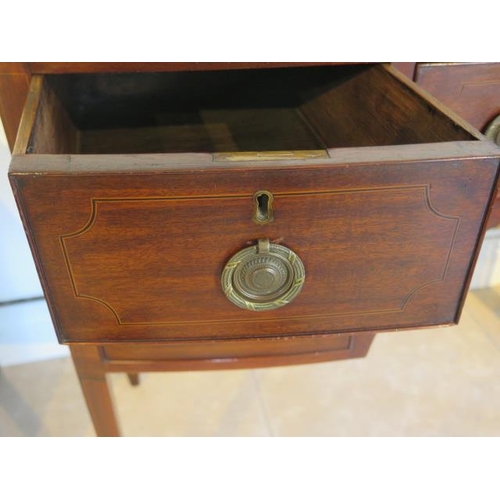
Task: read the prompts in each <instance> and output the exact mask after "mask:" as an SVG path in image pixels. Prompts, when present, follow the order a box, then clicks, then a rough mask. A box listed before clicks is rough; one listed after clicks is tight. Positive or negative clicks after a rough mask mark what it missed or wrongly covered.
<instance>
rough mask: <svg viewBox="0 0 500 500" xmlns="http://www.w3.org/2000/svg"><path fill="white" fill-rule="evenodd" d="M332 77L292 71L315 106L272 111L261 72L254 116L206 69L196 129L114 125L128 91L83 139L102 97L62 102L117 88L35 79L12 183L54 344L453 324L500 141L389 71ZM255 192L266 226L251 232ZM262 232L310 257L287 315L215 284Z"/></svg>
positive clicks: (171, 121)
mask: <svg viewBox="0 0 500 500" xmlns="http://www.w3.org/2000/svg"><path fill="white" fill-rule="evenodd" d="M266 71H267V70H266ZM318 71H320V70H318ZM328 71H333V72H334V71H341V72H344V73H342V74H341V75H340V76H341V77H342V78H340V76H339V75H337V76H336V78H337V77H338V80H335V79H334V80H335V81H333V82H332V83H331V84H328V82H329V80H328V78H330V77H332V78H333V76H335V75H334V73H331V74H330V73H328V72H327V73H323V72H321V73H318V74H316V73H315V75H316V76H315V78H317V80H315V82H314V83H315V85H314V86H312V87H311V88H309V87H308V85H307V84H308V80H307V78H308V75H309V74H308V73H307V74H306V73H303V72H298V73H293V75H295V77H296V83H294V84H293V85H292V87H293V86H296V88H295V87H294V91H296V92H297V93H300V94H301V95H304V96H305V97H304V101H303V102H302V103H301V104H300V105H299V107H298V110H296V109H295V108H293V106H296V105H297V104H296V103H295V100H294V99H295V95H293V96H288V95H285V97H283V99H285V98H286V99H285V100H284V101H283V102H280V106H279V107H278V108H277V109H275V108H272V107H269V102H271V99H274V98H278V97H277V95H278V94H279V93H278V94H276V92H275V91H274V90H273V89H274V87H279V85H278V84H283V81H280V80H279V78H278V77H277V76H276V74H275V73H262V75H267V76H265V77H263V78H264V80H263V81H264V83H266V84H268V85H269V88H270V89H271V90H269V91H266V92H268V93H266V92H264V91H263V90H262V88H264V87H263V86H262V82H261V86H260V87H259V89H260V93H259V96H258V97H256V98H255V99H256V100H255V101H251V105H252V106H253V107H252V106H251V107H250V108H241V107H239V106H238V105H236V104H235V103H234V102H233V101H231V102H225V101H223V103H222V104H223V105H221V103H220V102H219V101H220V100H221V99H223V97H222V96H221V95H219V94H218V92H219V91H217V90H214V89H217V88H218V87H217V85H215V83H221V82H219V81H218V80H217V78H221V77H215V76H213V77H212V76H210V77H208V76H207V77H206V78H207V80H206V81H204V82H203V83H204V85H205V86H208V88H209V89H211V90H212V91H213V92H215V97H213V96H212V97H211V99H213V101H210V103H209V104H210V106H211V107H210V106H209V107H210V109H208V110H204V111H203V112H200V113H199V114H198V115H197V116H198V118H197V119H196V120H198V119H200V120H201V118H200V117H204V119H205V120H206V121H204V122H203V121H200V122H199V121H196V120H194V119H192V118H189V120H191V121H189V123H188V124H187V122H186V121H185V120H187V118H186V113H185V112H184V111H185V110H183V113H180V112H179V110H178V109H175V113H173V114H169V115H168V116H167V117H165V115H164V114H163V115H162V116H161V120H163V122H162V123H167V126H166V127H163V128H162V129H161V133H160V132H159V129H157V128H156V127H154V126H151V124H149V123H145V124H142V123H141V126H140V129H139V127H138V125H137V124H136V125H134V124H133V121H130V120H131V117H130V116H128V115H127V114H126V113H125V114H123V115H122V116H121V119H122V120H124V123H125V122H127V120H128V122H127V124H128V125H127V127H122V128H118V129H117V128H116V124H115V123H114V122H112V120H113V119H114V118H113V117H114V115H113V113H111V111H113V110H115V111H116V113H121V112H122V111H120V110H121V109H122V106H121V104H122V103H121V100H120V99H122V95H123V94H124V93H125V94H126V92H127V88H128V87H127V85H125V83H127V82H125V83H124V82H122V83H123V87H120V92H116V94H117V95H118V97H117V99H118V101H116V102H114V104H113V103H112V104H113V105H110V107H109V109H108V108H106V110H107V111H109V114H107V113H104V112H103V115H102V120H103V123H104V125H103V129H99V128H92V120H93V119H95V117H94V118H92V115H93V114H96V113H97V115H98V116H99V106H96V107H94V108H92V102H94V101H95V102H97V103H98V104H100V105H102V106H104V107H105V106H106V105H105V104H102V102H104V101H102V99H103V97H102V95H101V94H98V98H95V97H93V99H94V100H93V101H92V102H90V101H89V102H87V101H85V102H84V104H86V105H87V106H89V107H90V111H89V114H88V116H84V117H83V118H82V117H78V113H79V112H80V111H79V110H81V109H82V106H83V104H82V103H80V104H79V105H75V106H74V109H73V108H72V104H71V102H70V103H69V104H68V99H69V100H71V97H72V95H73V93H74V92H75V89H76V90H78V89H79V88H80V86H83V87H84V88H87V87H86V86H85V85H83V83H85V84H87V83H88V84H89V85H90V88H92V89H93V91H94V92H97V90H98V89H99V88H101V87H103V88H104V89H105V90H106V91H108V90H109V82H107V81H104V83H103V82H102V81H101V80H99V82H92V81H91V82H90V83H89V82H88V81H87V80H85V81H84V82H80V81H76V83H75V82H74V81H73V80H71V81H69V83H68V81H67V80H61V81H59V80H57V81H49V80H47V81H45V82H44V81H43V80H41V79H39V80H37V81H35V82H34V85H32V91H31V96H30V100H29V101H28V104H27V108H26V110H25V114H24V120H23V124H22V129H21V130H22V131H21V133H20V138H19V139H18V143H17V144H16V154H15V155H14V157H13V161H12V166H11V172H10V176H11V180H12V184H13V188H14V190H15V192H16V196H17V199H18V203H19V206H20V209H21V212H22V214H23V218H24V221H25V225H26V230H27V233H28V237H29V238H30V242H31V245H32V249H33V253H34V256H35V259H36V261H37V266H38V269H39V272H40V276H41V279H42V282H43V285H44V289H45V293H46V295H47V298H48V302H49V306H50V308H51V312H52V316H53V320H54V323H55V326H56V330H57V332H58V335H59V338H60V340H61V341H62V342H81V341H84V342H98V343H104V342H111V343H113V342H121V341H126V342H144V341H150V342H153V341H161V340H170V341H192V340H197V339H198V340H207V339H213V340H223V339H244V338H247V339H248V338H251V337H254V338H275V337H282V336H287V335H292V336H300V335H306V336H307V335H312V334H322V333H346V332H355V331H367V332H372V331H382V330H395V329H401V328H414V327H419V326H429V325H437V324H452V323H455V322H456V321H457V320H458V317H459V314H460V309H461V306H462V303H463V300H464V294H465V292H466V289H467V284H468V281H469V279H470V275H471V272H472V268H473V262H474V259H475V257H476V255H477V251H478V248H479V243H480V239H481V236H482V232H483V229H484V222H485V219H486V216H487V212H488V209H489V204H490V201H491V198H492V195H493V193H494V189H495V183H496V178H497V170H498V157H499V150H498V148H496V147H495V146H494V145H492V144H490V143H489V142H487V141H483V140H482V138H481V136H480V135H479V134H478V133H477V132H476V131H474V130H473V129H471V128H470V127H468V126H467V125H466V124H464V123H463V122H461V121H460V119H458V118H456V117H454V116H453V115H451V114H448V113H447V112H446V111H443V110H441V109H440V108H439V105H437V104H436V103H434V102H433V101H432V99H431V98H427V96H426V95H424V94H420V93H419V91H418V90H417V89H415V88H414V87H413V86H412V85H411V83H408V82H406V80H405V79H401V78H399V76H398V75H397V74H395V73H394V72H393V70H392V69H390V68H388V67H385V66H384V67H382V66H375V67H373V68H369V69H366V68H363V69H362V70H359V71H358V70H357V71H358V72H354V73H352V72H353V71H354V70H353V68H347V69H342V70H335V69H329V70H328ZM259 76H260V74H259V73H256V74H254V75H253V76H252V78H253V79H254V80H252V84H254V85H255V82H256V81H257V80H258V78H259ZM238 77H239V76H238ZM327 77H328V78H327ZM179 78H181V79H182V78H184V77H183V76H179ZM203 78H205V77H203ZM211 78H215V79H216V80H214V81H212V80H211ZM235 78H236V77H235ZM276 78H278V80H276ZM98 83H99V85H98ZM136 83H137V82H136ZM147 83H148V84H147V86H145V87H147V88H149V87H150V86H151V85H152V86H153V87H154V79H153V81H148V82H147ZM160 83H161V85H165V84H166V83H165V81H163V80H161V82H160ZM188 83H190V85H195V84H196V82H195V81H194V80H189V82H188ZM271 83H272V84H273V85H274V87H273V86H272V85H271ZM105 84H108V86H106V85H105ZM128 84H130V82H128ZM209 84H213V88H212V87H210V85H209ZM92 85H95V87H92ZM161 85H160V86H161ZM58 86H62V90H61V89H60V88H58ZM299 87H300V88H299ZM134 88H135V87H134ZM266 88H267V87H266ZM113 89H114V87H113ZM124 89H125V90H124ZM191 90H192V89H191ZM360 90H363V91H364V92H365V94H362V93H360V92H359V91H360ZM369 91H371V94H370V93H369ZM58 92H59V93H58ZM103 92H104V91H103ZM113 92H115V91H114V90H113ZM262 92H264V94H265V95H264V97H265V98H264V97H263V96H262ZM104 93H105V92H104ZM207 93H210V92H209V91H207ZM91 94H92V93H91ZM285 94H286V92H285ZM92 95H94V94H92ZM113 95H114V94H113ZM134 95H135V94H134ZM148 96H149V94H148ZM135 97H137V96H136V95H135ZM240 97H241V96H240ZM292 97H293V99H292ZM99 98H102V99H101V101H100V100H99ZM176 98H179V96H177V97H176ZM207 99H208V98H207ZM287 99H289V100H287ZM268 101H269V102H268ZM292 101H293V106H292V104H291V103H292ZM176 102H177V101H176ZM153 103H156V101H154V100H153ZM215 104H217V106H219V107H216V106H215ZM285 104H286V105H290V106H289V107H286V106H285ZM147 105H151V103H150V102H149V101H148V100H146V101H144V106H145V107H147ZM171 105H172V106H174V104H171ZM224 106H228V107H229V108H230V109H229V110H228V109H226V108H225V107H224ZM292 108H293V109H292ZM366 113H368V115H366ZM181 115H182V116H181ZM188 115H189V116H192V110H189V113H188ZM297 117H298V118H297ZM368 118H371V119H372V122H370V120H369V119H368ZM375 119H378V120H381V119H382V121H381V122H379V123H375V124H374V123H373V120H375ZM78 120H80V121H78ZM106 120H111V121H110V122H109V123H107V122H106ZM241 120H243V121H241ZM384 120H385V121H384ZM388 120H389V121H388ZM75 123H77V125H78V124H79V125H78V126H76V127H75ZM89 124H90V125H89ZM188 125H189V126H188ZM341 125H344V126H343V127H341ZM88 127H90V128H88ZM134 127H135V128H134ZM432 127H434V128H432ZM23 130H24V131H23ZM136 130H137V133H135V131H136ZM228 131H229V132H228ZM318 143H323V145H324V146H325V147H324V148H323V149H318ZM295 144H298V145H299V147H297V148H294V145H295ZM377 144H380V145H381V147H378V146H377ZM181 145H182V148H189V150H192V151H197V152H196V153H189V152H182V151H177V149H179V148H181ZM120 147H123V148H126V149H127V152H128V153H129V154H118V153H117V151H116V150H117V149H118V148H120ZM161 147H166V148H167V153H161V152H158V150H160V151H161ZM135 148H139V149H135ZM148 148H151V149H148ZM224 148H227V151H225V149H224ZM238 148H239V149H238ZM241 148H243V149H242V150H241V151H240V149H241ZM245 148H249V150H247V149H245ZM252 148H262V149H261V150H260V149H257V150H254V149H252ZM206 149H208V151H207V152H199V151H205V150H206ZM295 149H301V151H299V152H297V151H295ZM150 150H151V153H149V151H150ZM145 151H146V152H145ZM263 190H265V191H266V192H268V193H271V194H272V196H273V215H274V218H273V220H272V221H270V222H269V223H267V224H256V222H255V217H254V215H255V214H254V212H255V203H254V195H255V193H257V192H259V191H263ZM265 239H268V240H269V241H270V242H271V243H272V244H279V245H282V246H284V247H286V248H288V249H290V250H292V251H293V252H295V253H296V254H297V255H298V256H299V258H300V259H301V261H302V262H303V264H304V268H305V274H306V277H305V281H304V284H303V288H302V290H301V291H300V293H299V294H298V296H297V297H296V298H294V300H293V301H292V302H290V303H289V304H286V305H285V306H284V307H280V308H278V309H274V310H266V311H253V310H245V309H242V308H240V307H237V306H236V305H235V304H233V303H232V302H230V301H229V300H228V298H227V297H226V295H225V293H224V290H223V287H222V284H221V275H222V273H223V270H224V268H225V266H226V264H227V262H228V261H229V259H230V258H231V257H232V256H233V255H234V254H236V253H237V252H238V251H241V250H242V249H244V248H247V247H249V246H252V245H255V244H256V243H257V241H258V240H265Z"/></svg>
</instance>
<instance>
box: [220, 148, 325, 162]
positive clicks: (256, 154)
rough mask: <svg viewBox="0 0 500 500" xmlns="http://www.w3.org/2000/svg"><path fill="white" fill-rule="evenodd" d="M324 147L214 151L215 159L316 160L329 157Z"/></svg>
mask: <svg viewBox="0 0 500 500" xmlns="http://www.w3.org/2000/svg"><path fill="white" fill-rule="evenodd" d="M328 158H330V157H329V156H328V153H327V152H326V151H325V150H324V149H311V150H304V151H242V152H235V153H214V154H213V159H214V161H271V160H315V159H328Z"/></svg>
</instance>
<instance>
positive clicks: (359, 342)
mask: <svg viewBox="0 0 500 500" xmlns="http://www.w3.org/2000/svg"><path fill="white" fill-rule="evenodd" d="M372 340H373V335H370V334H362V335H357V336H354V335H310V336H308V337H288V338H286V337H285V338H274V339H255V340H233V341H216V342H206V341H198V342H196V343H186V342H179V343H169V344H165V345H161V344H160V345H151V344H127V345H125V344H122V345H120V344H113V345H109V346H104V347H102V352H103V359H104V360H105V361H106V362H107V366H108V369H109V370H110V371H113V370H115V371H122V370H125V371H158V370H160V371H163V370H169V369H171V370H193V369H207V370H213V369H228V368H243V367H244V368H250V367H251V368H257V367H267V366H276V365H287V364H296V363H313V362H318V361H319V362H321V361H334V360H340V359H351V358H359V357H363V356H365V355H366V354H367V352H368V349H369V347H370V344H371V342H372Z"/></svg>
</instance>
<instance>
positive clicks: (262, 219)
mask: <svg viewBox="0 0 500 500" xmlns="http://www.w3.org/2000/svg"><path fill="white" fill-rule="evenodd" d="M273 199H274V197H273V194H272V193H270V192H269V191H257V192H256V193H255V194H254V195H253V205H254V210H253V217H252V220H253V221H254V222H255V223H256V224H267V223H268V222H272V221H273V220H274V215H273Z"/></svg>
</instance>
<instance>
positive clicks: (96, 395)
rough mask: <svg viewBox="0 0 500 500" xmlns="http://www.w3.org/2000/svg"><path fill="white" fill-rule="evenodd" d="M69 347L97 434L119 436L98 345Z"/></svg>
mask: <svg viewBox="0 0 500 500" xmlns="http://www.w3.org/2000/svg"><path fill="white" fill-rule="evenodd" d="M70 349H71V356H72V357H73V363H74V364H75V368H76V372H77V374H78V378H79V380H80V385H81V386H82V391H83V395H84V397H85V401H86V403H87V407H88V410H89V413H90V416H91V418H92V422H93V423H94V428H95V432H96V434H97V436H100V437H115V436H119V435H120V431H119V428H118V424H117V421H116V416H115V412H114V408H113V401H112V399H111V393H110V391H109V387H108V383H107V380H106V373H105V370H104V362H103V361H102V358H101V354H100V349H99V347H96V346H70Z"/></svg>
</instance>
